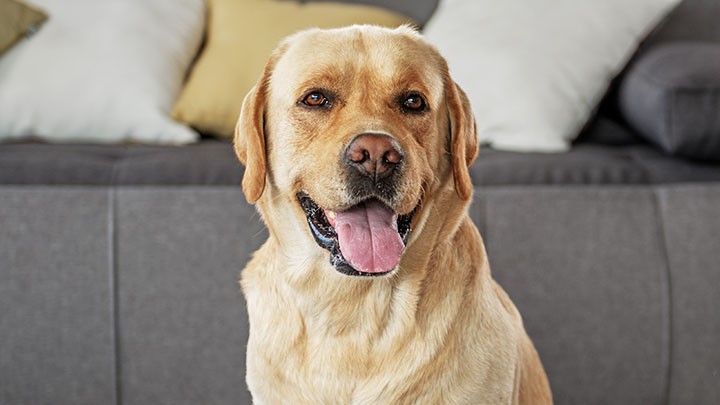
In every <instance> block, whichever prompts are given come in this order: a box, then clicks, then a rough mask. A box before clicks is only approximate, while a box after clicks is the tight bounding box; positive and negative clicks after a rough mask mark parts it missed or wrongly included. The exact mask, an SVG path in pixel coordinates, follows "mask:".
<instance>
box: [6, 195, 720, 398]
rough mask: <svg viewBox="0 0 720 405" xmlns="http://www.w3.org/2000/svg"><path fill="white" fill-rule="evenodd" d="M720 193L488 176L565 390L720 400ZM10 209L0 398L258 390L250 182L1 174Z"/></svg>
mask: <svg viewBox="0 0 720 405" xmlns="http://www.w3.org/2000/svg"><path fill="white" fill-rule="evenodd" d="M717 207H720V185H718V183H713V184H710V183H706V184H702V185H701V184H695V185H664V186H659V187H658V186H655V185H633V186H631V187H628V186H623V185H619V186H612V185H576V186H554V185H533V186H478V187H476V190H475V197H474V204H473V205H472V206H471V207H470V214H471V216H472V217H473V219H474V220H475V222H476V223H477V224H478V227H479V228H480V230H481V232H482V235H483V238H484V240H485V243H486V246H487V249H488V255H489V259H490V263H491V266H492V269H493V274H494V276H495V278H496V279H497V280H498V281H499V283H500V284H501V285H502V286H503V287H504V288H505V289H506V290H507V291H508V293H509V294H510V296H511V297H512V299H513V300H514V302H515V303H516V305H517V306H518V308H519V309H520V311H521V312H522V314H523V318H524V321H525V325H526V328H527V330H528V332H529V334H530V335H531V337H532V338H533V340H534V342H535V344H536V346H537V348H538V350H539V353H540V356H541V358H542V359H543V362H544V365H545V367H546V369H547V371H548V374H549V377H550V380H551V385H552V387H553V390H554V393H555V397H556V403H557V404H577V403H582V404H607V403H623V404H624V403H643V404H644V403H652V404H654V403H669V404H686V403H687V404H689V403H692V404H715V403H718V400H720V380H719V379H718V364H720V358H719V357H718V351H717V350H716V348H717V343H716V342H717V340H718V339H719V338H720V318H718V317H717V316H716V315H717V313H716V311H715V309H716V308H718V307H719V306H720V295H719V294H718V288H717V286H718V285H720V278H718V277H720V272H718V266H717V263H718V262H719V261H720V257H719V255H720V251H718V249H717V243H716V242H717V235H718V234H720V216H719V215H717V214H718V208H717ZM0 227H1V228H0V229H2V231H3V234H2V236H3V243H0V308H2V312H0V328H1V329H0V330H2V332H3V344H2V345H0V381H2V384H0V403H3V404H6V403H7V404H26V403H32V404H56V403H102V404H113V403H117V402H116V401H115V398H116V395H115V394H116V393H115V391H116V389H117V391H118V395H117V398H118V399H120V401H121V403H125V404H144V403H159V404H163V403H167V404H185V403H213V404H231V403H232V404H249V403H250V397H249V395H248V393H247V392H246V388H245V383H244V381H243V378H244V377H243V376H244V360H243V359H244V351H245V342H246V340H245V339H246V336H247V317H246V314H245V307H244V305H243V304H244V302H243V298H242V295H241V293H240V291H239V288H238V285H237V278H238V275H239V271H240V269H241V268H242V267H243V266H244V263H245V262H246V260H247V259H248V258H249V254H250V252H252V251H254V250H255V249H256V248H257V247H258V246H259V245H260V243H262V241H263V240H264V239H265V237H266V236H265V235H266V234H265V233H264V231H263V226H262V224H261V223H260V219H259V217H258V215H257V213H256V212H255V211H254V209H253V208H252V207H250V206H248V205H247V203H246V202H245V201H244V197H243V195H242V191H241V190H240V189H239V188H238V187H235V186H226V187H210V186H204V187H182V188H178V187H152V188H150V187H119V188H108V187H94V188H91V189H84V188H72V187H71V188H66V187H57V186H53V187H15V186H2V187H0ZM68 292H71V293H68ZM114 293H115V294H116V295H115V294H114ZM114 308H115V310H114ZM8 309H9V310H8ZM114 313H117V314H118V318H117V319H116V318H114ZM113 336H117V339H116V340H113ZM115 370H117V371H118V372H119V374H117V375H116V374H115Z"/></svg>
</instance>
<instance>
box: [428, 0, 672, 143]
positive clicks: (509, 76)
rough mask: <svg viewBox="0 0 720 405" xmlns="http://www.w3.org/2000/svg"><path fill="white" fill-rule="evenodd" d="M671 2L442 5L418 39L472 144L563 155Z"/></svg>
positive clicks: (452, 1) (462, 0) (464, 1)
mask: <svg viewBox="0 0 720 405" xmlns="http://www.w3.org/2000/svg"><path fill="white" fill-rule="evenodd" d="M678 2H679V0H635V1H631V2H628V1H625V0H604V1H573V0H562V1H551V2H538V1H533V0H510V1H495V0H482V1H478V0H446V1H443V2H441V3H440V6H439V7H438V10H437V12H436V13H435V15H434V16H433V18H432V19H431V20H430V21H429V22H428V24H427V26H426V29H425V33H426V35H427V37H428V39H429V40H431V41H432V42H434V43H435V44H436V45H437V46H438V48H439V49H440V51H441V52H442V53H443V54H444V55H445V57H446V58H447V59H448V63H449V65H450V71H451V73H452V75H453V77H454V79H455V80H456V81H457V82H458V83H459V84H460V86H462V87H463V89H464V90H465V91H466V92H467V94H468V97H469V99H470V101H471V104H472V106H473V111H474V113H475V116H476V118H477V123H478V134H479V137H480V140H481V141H482V142H484V143H487V144H489V145H491V146H493V147H495V148H498V149H503V150H512V151H525V152H527V151H546V152H558V151H565V150H567V149H568V148H569V146H570V141H571V140H572V139H574V138H575V137H577V135H578V133H579V132H580V130H581V129H582V127H583V126H584V125H585V123H586V122H587V121H588V120H589V119H590V117H591V115H592V113H593V112H594V110H595V108H596V107H597V105H598V103H599V102H600V101H601V98H602V96H603V95H604V94H605V91H606V90H607V88H608V86H609V84H610V82H611V80H612V78H613V77H614V76H615V75H617V74H618V73H619V72H620V70H621V69H622V68H623V66H624V65H625V63H627V61H628V60H629V59H630V57H631V55H632V53H633V52H634V50H635V49H636V47H637V46H638V44H639V43H640V41H641V40H642V39H643V38H644V37H645V35H647V34H648V32H649V31H650V30H651V29H652V28H653V27H654V26H655V25H656V24H657V23H658V22H659V21H660V20H661V19H662V17H663V16H664V15H665V14H667V13H668V12H669V11H670V10H671V9H672V8H673V7H674V6H675V5H676V4H677V3H678Z"/></svg>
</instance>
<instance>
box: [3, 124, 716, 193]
mask: <svg viewBox="0 0 720 405" xmlns="http://www.w3.org/2000/svg"><path fill="white" fill-rule="evenodd" d="M608 128H615V127H613V126H609V127H608ZM242 175H243V168H242V166H241V165H240V163H239V162H238V160H237V158H236V157H235V155H234V153H233V151H232V146H231V145H230V144H229V143H226V142H217V141H204V142H200V143H198V144H195V145H188V146H183V147H160V146H152V147H151V146H133V147H115V146H100V145H52V144H6V145H0V184H35V185H123V186H133V185H135V186H136V185H146V186H149V185H164V186H173V185H178V186H180V185H205V186H234V187H240V183H241V181H242ZM471 175H472V177H473V181H474V182H475V184H476V185H485V186H487V185H528V184H663V183H677V182H707V181H720V166H718V165H717V164H710V163H703V162H693V161H684V160H681V159H677V158H673V157H669V156H665V155H664V154H663V153H661V152H659V151H657V150H656V149H655V148H653V147H651V146H648V145H645V144H634V145H627V146H623V147H617V146H609V145H598V144H593V143H580V144H577V145H575V146H574V147H573V149H572V151H570V152H569V153H559V154H543V153H537V154H532V153H531V154H525V153H511V152H499V151H494V150H492V149H488V148H484V149H481V151H480V158H479V159H478V160H477V161H476V163H475V164H474V165H473V167H472V168H471Z"/></svg>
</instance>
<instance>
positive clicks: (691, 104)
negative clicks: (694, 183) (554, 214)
mask: <svg viewBox="0 0 720 405" xmlns="http://www.w3.org/2000/svg"><path fill="white" fill-rule="evenodd" d="M619 105H620V111H621V112H622V113H623V115H624V116H625V118H626V119H627V121H628V123H630V125H632V127H633V128H634V129H635V130H636V131H637V132H638V133H639V134H640V135H642V136H643V137H644V138H645V139H647V140H649V141H650V142H652V143H654V144H656V145H658V146H660V147H661V148H662V149H663V150H665V151H666V152H668V153H670V154H674V155H680V156H684V157H688V158H696V159H707V160H720V44H718V43H702V42H685V43H683V42H677V43H669V44H666V45H658V46H656V47H654V48H652V49H649V50H648V51H647V52H646V53H644V54H643V55H642V56H641V57H640V58H639V59H638V60H636V61H635V62H634V63H633V65H632V66H631V67H630V69H629V70H628V72H627V73H626V74H625V75H624V77H623V79H622V82H621V83H620V92H619Z"/></svg>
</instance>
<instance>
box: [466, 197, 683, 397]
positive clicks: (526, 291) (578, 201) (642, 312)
mask: <svg viewBox="0 0 720 405" xmlns="http://www.w3.org/2000/svg"><path fill="white" fill-rule="evenodd" d="M479 193H480V195H481V198H484V199H485V200H486V204H487V211H486V217H485V221H487V230H486V232H485V234H484V238H485V243H486V246H487V250H488V257H489V260H490V265H491V268H492V270H493V275H494V277H495V278H496V280H498V282H499V283H500V284H501V285H502V286H503V287H504V288H506V290H507V291H508V294H509V295H510V297H511V298H512V299H513V300H514V302H515V304H516V305H517V306H518V308H519V310H520V312H521V313H522V314H523V318H524V321H525V325H526V328H527V330H528V333H529V334H530V336H531V338H533V339H534V341H535V343H536V346H537V348H538V351H539V353H540V356H541V358H542V360H543V362H544V364H545V367H546V371H547V373H548V376H549V379H550V382H551V386H552V388H553V392H554V396H555V400H556V403H558V404H661V403H664V400H665V389H666V372H665V371H664V370H667V369H668V367H669V357H668V347H669V329H668V325H669V300H668V297H667V292H668V277H667V267H666V264H665V262H664V252H663V244H662V233H661V231H662V227H661V225H660V224H659V223H658V212H657V210H656V209H654V208H653V207H655V204H654V197H653V194H652V192H651V191H650V190H649V189H647V188H645V189H633V188H625V187H619V188H618V187H610V186H604V187H574V188H567V187H556V188H554V187H529V188H502V187H501V188H496V187H491V188H488V189H486V190H485V191H483V190H479ZM560 359H563V361H560Z"/></svg>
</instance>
